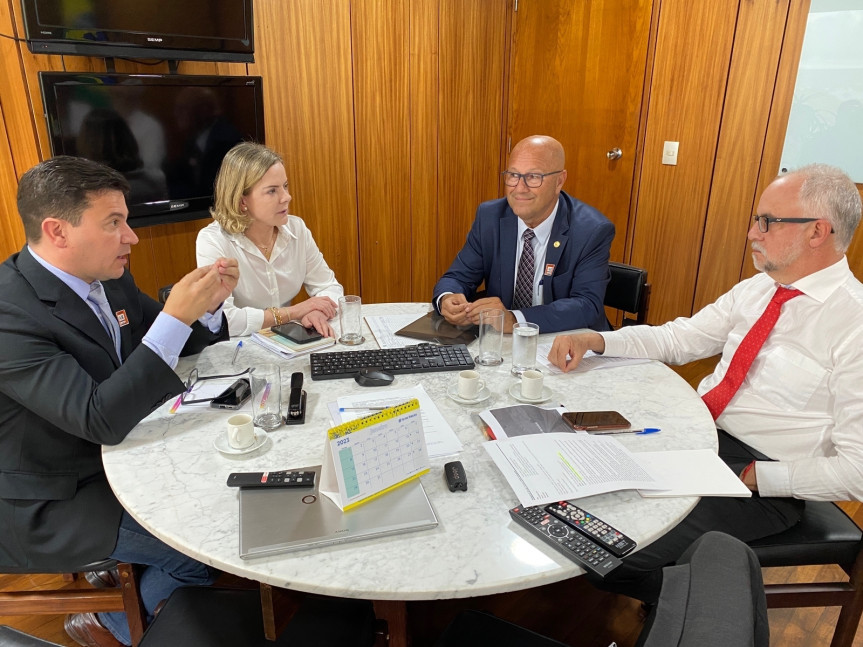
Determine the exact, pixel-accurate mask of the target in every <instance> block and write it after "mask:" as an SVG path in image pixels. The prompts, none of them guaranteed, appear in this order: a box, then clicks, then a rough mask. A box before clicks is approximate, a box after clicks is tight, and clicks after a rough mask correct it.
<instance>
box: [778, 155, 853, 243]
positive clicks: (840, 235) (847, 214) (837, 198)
mask: <svg viewBox="0 0 863 647" xmlns="http://www.w3.org/2000/svg"><path fill="white" fill-rule="evenodd" d="M790 174H793V175H800V176H802V177H803V183H802V184H801V185H800V193H799V195H798V199H799V200H800V206H801V207H802V208H803V211H804V212H805V215H807V216H811V217H814V218H826V219H827V220H828V221H829V222H830V224H831V225H833V231H834V232H835V233H836V250H837V251H839V252H845V250H846V249H848V246H849V245H850V244H851V239H852V238H853V237H854V231H855V230H856V229H857V225H859V224H860V215H861V212H863V204H861V200H860V192H859V191H858V190H857V187H856V186H855V185H854V182H853V181H852V180H851V178H850V177H848V176H847V175H846V174H845V173H844V172H843V171H842V170H841V169H838V168H836V167H835V166H830V165H828V164H809V165H807V166H802V167H800V168H799V169H795V170H793V171H791V173H790Z"/></svg>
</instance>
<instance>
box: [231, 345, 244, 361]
mask: <svg viewBox="0 0 863 647" xmlns="http://www.w3.org/2000/svg"><path fill="white" fill-rule="evenodd" d="M242 347H243V342H242V340H240V341H238V342H237V348H236V349H235V350H234V358H233V359H232V360H231V365H232V366H233V365H234V364H236V363H237V355H239V354H240V349H241V348H242Z"/></svg>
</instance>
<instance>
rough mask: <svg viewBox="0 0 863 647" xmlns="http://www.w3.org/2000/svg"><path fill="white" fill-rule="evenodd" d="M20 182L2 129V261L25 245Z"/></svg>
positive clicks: (1, 121) (1, 118)
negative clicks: (18, 196) (17, 202)
mask: <svg viewBox="0 0 863 647" xmlns="http://www.w3.org/2000/svg"><path fill="white" fill-rule="evenodd" d="M0 126H5V112H4V110H3V104H2V103H0ZM17 189H18V182H17V179H16V177H15V164H14V162H13V160H12V149H11V148H10V147H9V138H8V137H7V136H6V128H5V127H3V128H0V259H5V258H6V257H7V256H9V255H10V254H13V253H15V252H17V251H18V250H19V249H21V247H22V246H23V245H24V227H23V226H22V224H21V218H20V217H19V216H18V210H17V208H16V206H15V194H16V192H17Z"/></svg>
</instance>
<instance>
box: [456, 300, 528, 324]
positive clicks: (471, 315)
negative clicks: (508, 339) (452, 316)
mask: <svg viewBox="0 0 863 647" xmlns="http://www.w3.org/2000/svg"><path fill="white" fill-rule="evenodd" d="M483 310H502V311H503V313H504V314H503V331H504V332H505V333H511V332H512V327H513V326H514V325H515V322H516V318H515V315H514V314H512V311H510V310H507V309H506V307H505V306H504V305H503V301H501V300H500V299H498V298H497V297H486V298H484V299H477V300H476V301H474V302H473V303H468V304H467V306H465V316H466V318H467V320H468V321H470V323H472V324H474V325H477V324H479V315H480V313H481V312H482V311H483Z"/></svg>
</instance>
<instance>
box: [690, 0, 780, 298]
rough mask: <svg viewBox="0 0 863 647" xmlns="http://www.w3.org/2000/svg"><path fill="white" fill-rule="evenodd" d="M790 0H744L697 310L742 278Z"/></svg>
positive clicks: (700, 270) (709, 210) (700, 268)
mask: <svg viewBox="0 0 863 647" xmlns="http://www.w3.org/2000/svg"><path fill="white" fill-rule="evenodd" d="M788 5H789V0H779V1H778V2H756V3H751V2H741V3H740V8H739V11H738V14H737V28H736V30H735V33H734V48H733V50H732V53H731V70H730V72H729V75H728V87H727V90H726V92H725V104H724V107H723V110H722V122H721V124H720V130H719V145H718V147H717V151H716V162H715V165H714V168H713V183H712V184H711V187H710V201H709V203H708V207H707V220H706V225H705V229H704V240H703V243H702V254H701V261H700V263H699V266H698V282H697V284H696V289H695V300H694V303H693V308H692V310H693V312H696V311H698V310H700V309H701V308H703V307H704V306H705V305H707V304H709V303H712V302H713V301H715V300H716V299H717V298H718V297H719V296H720V295H722V294H724V293H725V292H727V291H728V290H730V289H731V287H732V286H734V284H735V283H737V282H738V281H739V279H740V269H741V267H742V265H743V259H744V256H746V255H747V247H748V244H747V241H746V232H747V231H748V230H749V226H750V225H751V224H752V220H751V218H750V216H751V215H752V211H751V210H750V207H751V205H752V201H753V199H754V198H753V197H754V196H755V193H756V188H757V184H758V169H759V168H760V166H761V151H762V149H763V148H764V140H765V136H766V134H767V121H768V118H769V116H770V105H771V103H772V100H773V86H774V84H775V82H776V72H777V68H778V65H779V55H780V52H781V50H782V40H783V37H784V32H785V21H786V18H787V15H788Z"/></svg>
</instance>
